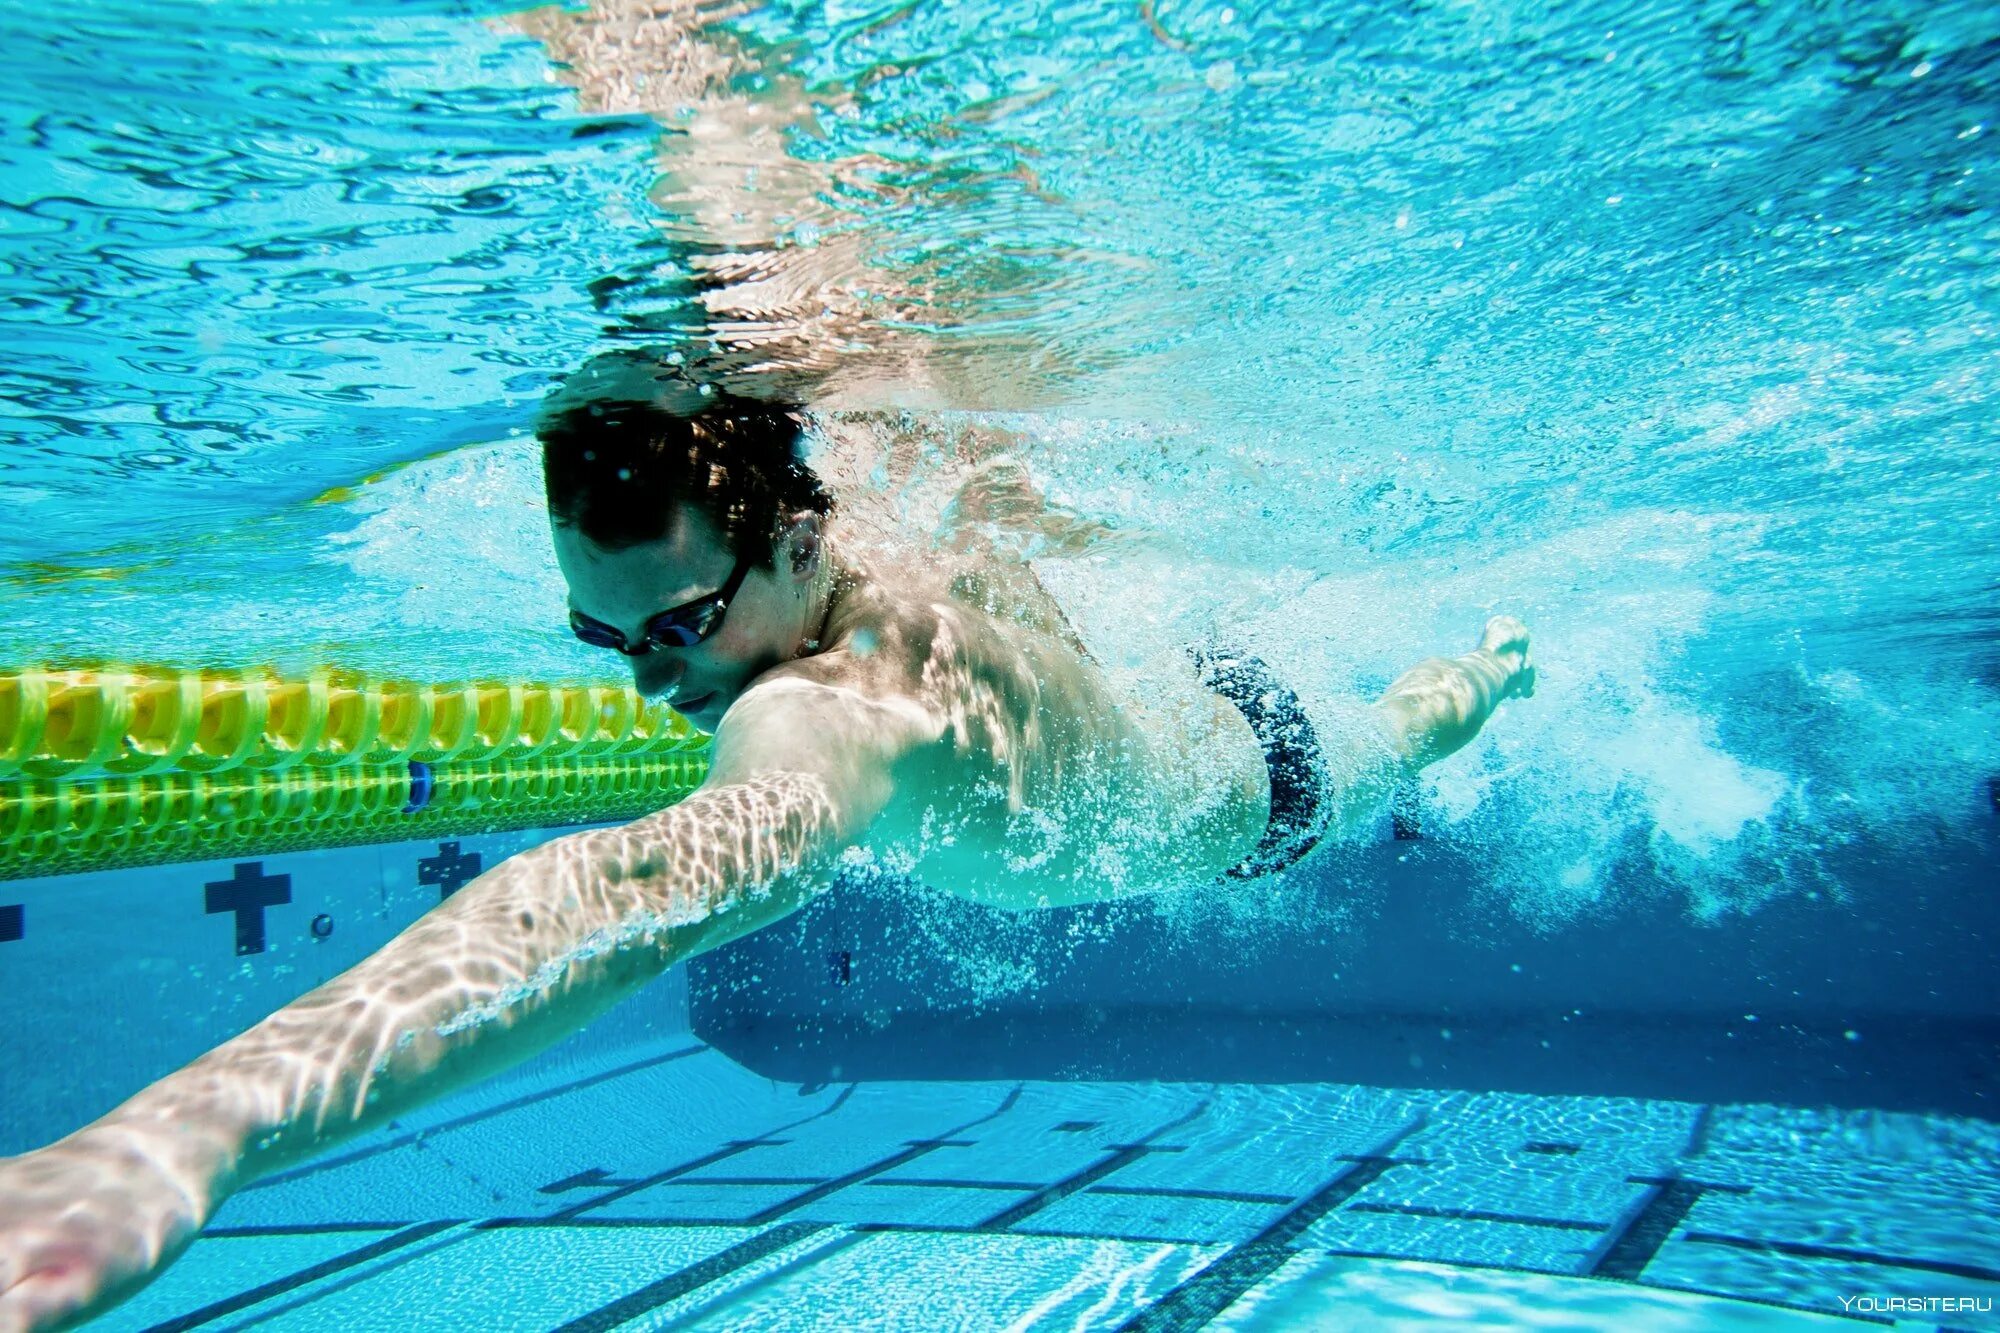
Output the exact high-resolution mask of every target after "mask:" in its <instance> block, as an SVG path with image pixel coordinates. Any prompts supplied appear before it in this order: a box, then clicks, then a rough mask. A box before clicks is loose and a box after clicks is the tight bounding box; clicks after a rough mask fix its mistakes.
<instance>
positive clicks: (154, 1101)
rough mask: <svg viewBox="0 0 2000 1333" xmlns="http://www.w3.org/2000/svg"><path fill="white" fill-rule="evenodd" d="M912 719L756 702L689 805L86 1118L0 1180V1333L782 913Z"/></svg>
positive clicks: (504, 868)
mask: <svg viewBox="0 0 2000 1333" xmlns="http://www.w3.org/2000/svg"><path fill="white" fill-rule="evenodd" d="M910 711H911V710H910V709H909V707H908V706H907V705H902V706H897V705H885V704H882V703H878V702H871V701H869V700H867V699H864V698H862V697H860V696H859V695H857V694H856V693H855V692H853V691H851V690H847V689H844V688H841V687H838V686H835V685H830V684H826V683H823V682H822V681H818V680H813V679H802V678H781V679H778V680H774V681H771V682H770V683H769V684H760V685H759V686H757V687H756V688H753V689H752V690H751V691H749V692H748V693H746V694H745V695H744V697H743V698H742V699H741V700H739V701H738V703H737V705H736V707H735V708H733V709H732V710H731V712H730V714H729V716H728V718H727V720H726V721H725V723H724V725H723V727H722V730H721V734H720V735H718V737H717V740H716V754H715V761H714V764H713V766H712V769H711V772H710V776H709V779H708V781H707V782H706V783H704V784H703V786H702V787H701V789H700V790H699V791H697V792H695V793H694V794H693V795H691V796H689V797H688V798H687V799H686V800H685V801H682V802H681V803H680V804H678V805H675V806H672V807H670V808H668V809H666V810H662V811H660V812H659V813H658V814H654V815H650V816H647V817H646V818H644V819H641V820H638V821H637V822H635V823H632V824H628V825H626V826H624V827H622V828H617V829H609V830H600V831H593V832H588V833H581V834H575V835H571V836H568V837H563V838H558V839H556V840H555V841H553V842H551V843H548V844H545V845H543V846H541V847H537V848H535V849H534V850H532V851H529V852H526V853H523V854H521V855H519V856H516V857H513V858H511V859H509V860H507V861H505V862H503V863H502V864H500V865H498V866H496V867H494V868H493V869H492V870H491V871H489V872H487V873H486V874H484V875H482V876H480V877H479V878H478V879H476V880H474V881H473V882H472V883H471V884H468V885H466V886H465V887H464V888H462V889H460V890H459V891H458V892H457V893H456V894H454V895H453V896H452V897H451V898H449V899H448V900H446V901H445V902H444V903H442V904H440V905H439V906H438V907H437V908H436V909H435V910H433V911H431V912H430V913H428V914H427V915H425V916H424V917H423V918H422V919H421V920H419V921H417V922H416V923H415V924H414V925H412V926H411V927H410V928H409V929H408V930H406V931H404V932H403V933H402V934H401V935H399V936H397V937H396V939H394V940H393V941H391V942H390V943H389V944H388V945H386V946H384V947H383V948H382V950H381V951H379V952H378V953H376V954H374V955H373V956H372V957H370V958H368V959H366V960H365V961H363V962H362V963H360V964H358V965H357V966H355V967H354V968H352V969H350V970H349V971H347V972H345V973H343V974H341V975H340V976H339V977H336V978H334V979H333V980H332V981H330V982H328V983H327V984H325V985H324V986H321V987H320V988H318V989H317V990H315V991H312V992H311V993H309V994H307V995H305V996H304V997H302V998H301V999H299V1000H297V1001H295V1002H293V1003H292V1004H289V1005H287V1006H286V1007H285V1008H283V1009H281V1010H279V1011H278V1012H277V1013H275V1014H272V1015H271V1016H270V1017H269V1018H267V1019H265V1020H264V1021H263V1022H261V1023H259V1024H257V1025H256V1026H255V1027H253V1028H251V1029H250V1030H249V1031H247V1032H245V1033H243V1034H242V1035H241V1036H239V1037H236V1038H234V1039H233V1040H231V1041H228V1042H225V1043H224V1044H223V1045H221V1046H219V1047H217V1048H216V1049H214V1050H213V1051H210V1052H209V1053H208V1054H206V1055H204V1056H202V1057H200V1058H199V1059H197V1060H195V1061H194V1062H193V1063H192V1064H189V1065H188V1066H187V1067H186V1068H184V1069H182V1070H180V1071H178V1072H177V1073H174V1074H171V1075H169V1076H167V1077H166V1078H163V1079H161V1080H160V1081H159V1082H157V1083H155V1084H153V1085H152V1086H151V1087H148V1088H146V1089H145V1090H144V1091H142V1092H140V1093H139V1094H138V1095H137V1096H135V1097H133V1098H132V1099H131V1100H130V1101H128V1102H126V1103H125V1104H124V1105H122V1106H120V1107H118V1108H117V1109H116V1110H115V1111H113V1112H111V1113H110V1114H109V1115H107V1116H105V1117H104V1118H103V1119H101V1120H98V1121H97V1122H95V1123H94V1124H91V1125H89V1126H86V1127H85V1128H84V1129H81V1130H79V1131H77V1132H76V1133H74V1134H72V1135H70V1136H69V1137H67V1138H65V1139H63V1140H61V1141H60V1142H58V1143H56V1144H53V1145H51V1146H50V1147H48V1148H44V1149H42V1150H40V1151H39V1152H34V1153H29V1154H27V1155H25V1156H22V1157H17V1158H13V1159H11V1160H8V1161H5V1162H0V1333H11V1330H15V1329H22V1328H41V1327H54V1326H57V1325H58V1324H61V1323H67V1322H69V1321H71V1320H74V1319H78V1318H81V1317H83V1316H85V1315H87V1314H90V1313H95V1312H97V1311H100V1310H102V1309H103V1308H105V1307H106V1306H108V1305H110V1304H112V1303H114V1302H116V1301H118V1300H121V1299H123V1298H124V1297H126V1296H128V1295H130V1294H131V1293H132V1292H133V1291H135V1290H137V1289H138V1288H139V1287H140V1286H141V1285H143V1284H144V1283H145V1282H146V1281H147V1280H148V1279H149V1278H150V1277H151V1276H152V1275H153V1274H154V1273H155V1272H156V1271H157V1270H158V1269H159V1268H160V1267H162V1266H163V1265H164V1264H165V1263H167V1262H168V1261H169V1260H171V1259H172V1258H173V1257H174V1255H176V1254H178V1253H179V1252H180V1251H181V1250H182V1249H183V1248H185V1247H186V1245H187V1244H188V1243H189V1242H190V1241H191V1240H192V1239H193V1238H194V1236H195V1234H196V1233H197V1232H198V1231H199V1230H200V1228H201V1227H202V1225H203V1224H204V1223H205V1222H206V1221H207V1220H208V1218H209V1217H210V1216H211V1215H212V1214H213V1213H214V1211H215V1209H216V1208H217V1207H218V1206H219V1205H220V1204H221V1202H222V1200H223V1199H224V1198H226V1197H227V1196H228V1195H229V1193H230V1192H231V1191H233V1190H234V1189H237V1188H239V1187H241V1186H242V1185H243V1184H245V1183H247V1182H248V1181H250V1180H252V1179H254V1178H255V1177H257V1176H259V1175H262V1174H264V1173H266V1172H269V1171H273V1170H276V1169H280V1168H282V1167H283V1166H284V1165H286V1164H287V1163H290V1162H294V1161H297V1160H299V1159H301V1158H303V1157H307V1156H310V1155H312V1154H314V1153H317V1152H319V1151H321V1150H323V1149H325V1148H326V1147H328V1146H329V1145H331V1144H333V1143H334V1142H336V1141H338V1140H340V1139H341V1138H344V1137H346V1136H348V1135H351V1134H353V1133H356V1132H358V1131H361V1130H364V1129H366V1128H368V1127H370V1126H372V1125H375V1124H378V1123H380V1122H381V1121H383V1120H385V1119H387V1118H388V1117H390V1116H393V1115H395V1114H397V1113H398V1112H401V1111H404V1110H407V1109H409V1108H410V1107H412V1106H414V1105H416V1104H418V1103H420V1102H423V1101H427V1100H430V1099H431V1098H434V1097H436V1096H438V1095H439V1094H440V1093H442V1092H445V1091H447V1090H449V1089H451V1088H453V1087H455V1086H458V1085H461V1084H463V1083H465V1082H468V1081H470V1080H473V1079H477V1078H481V1077H484V1076H486V1075H488V1074H491V1073H494V1072H496V1071H497V1070H499V1069H502V1068H504V1067H506V1066H507V1065H510V1064H513V1063H515V1062H517V1061H519V1060H521V1059H523V1058H525V1057H526V1056H528V1055H530V1054H532V1053H534V1052H535V1051H537V1050H540V1049H541V1048H543V1047H544V1046H546V1045H548V1044H549V1043H550V1042H552V1041H554V1040H555V1039H557V1038H559V1037H561V1036H563V1035H564V1034H566V1033H569V1032H571V1031H574V1030H575V1029H577V1028H578V1027H581V1026H582V1025H583V1024H585V1023H587V1022H589V1021H590V1020H591V1019H592V1018H594V1017H596V1016H597V1015H598V1014H600V1013H602V1012H603V1011H604V1010H606V1009H608V1008H610V1007H611V1006H612V1005H613V1004H615V1003H617V1002H618V1001H619V1000H621V999H623V998H625V997H626V996H627V995H629V994H631V993H632V992H633V991H634V990H636V989H637V988H638V987H639V986H641V985H643V984H644V983H645V982H647V981H649V980H651V979H653V978H654V977H655V976H657V975H659V974H660V973H661V972H662V971H664V970H665V969H666V968H668V967H669V966H671V965H672V964H673V963H675V962H677V961H679V960H681V959H683V958H686V957H689V956H691V955H693V954H695V953H699V952H701V951H703V950H705V949H709V948H713V947H715V946H716V945H718V944H721V943H723V942H725V941H727V940H729V939H732V938H735V937H736V936H738V935H741V934H743V933H745V932H747V931H750V930H754V929H756V928H757V927H758V926H761V925H764V924H766V923H768V922H770V921H772V920H775V919H776V918H778V917H780V916H782V915H784V914H785V913H787V912H789V911H791V910H792V909H793V908H795V907H797V906H798V905H800V904H801V903H802V902H803V901H805V899H806V898H807V897H808V896H809V895H810V894H811V892H812V891H813V890H814V889H815V888H816V887H817V886H819V885H820V884H822V883H824V882H825V880H826V878H827V875H828V871H829V869H830V863H831V862H832V860H833V858H834V855H835V854H836V853H837V852H838V851H840V850H841V849H842V848H844V847H846V846H848V845H849V844H851V843H853V842H854V841H855V840H856V839H858V838H859V837H860V836H861V835H862V833H863V832H865V830H866V828H867V826H868V825H869V824H870V823H871V822H872V821H873V820H874V818H875V816H876V815H877V814H878V813H879V812H880V811H881V810H882V809H883V807H884V806H885V805H886V804H887V802H888V800H889V798H890V796H891V777H890V775H891V772H892V771H893V767H894V765H895V762H896V760H897V758H898V757H899V755H900V753H901V752H902V751H903V750H904V749H905V748H906V747H907V744H908V737H909V736H910V735H911V734H912V728H911V725H910V722H911V718H910V716H909V714H910Z"/></svg>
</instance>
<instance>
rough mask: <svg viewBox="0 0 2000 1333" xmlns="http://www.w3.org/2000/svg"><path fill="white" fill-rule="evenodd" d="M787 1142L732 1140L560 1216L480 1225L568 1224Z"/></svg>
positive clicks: (575, 1205) (500, 1219)
mask: <svg viewBox="0 0 2000 1333" xmlns="http://www.w3.org/2000/svg"><path fill="white" fill-rule="evenodd" d="M790 1142H791V1140H790V1139H773V1138H756V1139H734V1140H732V1141H730V1142H729V1143H725V1144H724V1145H723V1146H722V1147H720V1148H717V1149H715V1150H714V1151H713V1152H706V1153H703V1154H702V1155H701V1156H699V1157H696V1158H694V1159H692V1160H690V1161H686V1162H682V1163H680V1164H678V1165H676V1166H670V1167H668V1168H667V1169H666V1170H664V1171H656V1172H654V1173H653V1174H652V1175H650V1176H642V1177H640V1178H639V1179H638V1180H634V1181H631V1182H629V1183H628V1184H624V1185H620V1186H618V1187H617V1188H616V1189H611V1190H606V1191H605V1192H604V1193H602V1194H600V1195H598V1196H597V1197H595V1198H592V1199H585V1200H584V1201H583V1202H582V1203H573V1204H571V1205H570V1206H569V1207H567V1208H564V1209H562V1210H561V1211H560V1212H554V1213H550V1214H549V1215H548V1216H547V1217H544V1218H528V1217H523V1218H512V1217H495V1218H489V1219H487V1220H486V1221H484V1222H481V1223H480V1224H479V1225H480V1226H482V1227H486V1228H492V1227H498V1226H510V1225H513V1224H515V1223H533V1222H543V1223H559V1222H568V1221H570V1220H571V1219H572V1218H575V1217H576V1216H578V1215H579V1214H581V1213H587V1212H589V1211H590V1210H591V1209H593V1208H602V1207H603V1206H604V1205H605V1204H607V1203H616V1202H618V1200H620V1199H622V1198H624V1197H626V1196H627V1195H630V1194H637V1193H638V1192H639V1191H640V1190H643V1189H651V1188H652V1187H653V1186H655V1185H664V1184H666V1183H667V1182H668V1181H670V1180H672V1179H674V1178H675V1177H676V1176H682V1175H686V1174H687V1173H688V1172H690V1171H699V1170H701V1169H702V1168H703V1167H705V1166H713V1165H714V1164H715V1163H717V1162H723V1161H727V1160H729V1159H730V1158H731V1157H734V1156H736V1155H737V1154H738V1153H744V1152H748V1151H750V1149H752V1148H775V1147H781V1146H783V1145H784V1144H787V1143H790Z"/></svg>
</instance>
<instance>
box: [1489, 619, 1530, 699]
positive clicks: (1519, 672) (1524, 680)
mask: <svg viewBox="0 0 2000 1333" xmlns="http://www.w3.org/2000/svg"><path fill="white" fill-rule="evenodd" d="M1479 650H1480V651H1481V652H1487V653H1491V654H1493V656H1494V657H1495V658H1497V659H1498V660H1499V662H1500V665H1501V667H1502V668H1504V669H1505V670H1506V672H1507V679H1506V683H1505V684H1504V685H1502V686H1501V694H1500V697H1501V698H1503V699H1532V698H1534V696H1535V663H1534V659H1533V658H1532V657H1531V656H1529V653H1528V627H1527V626H1526V625H1523V624H1522V623H1521V622H1520V621H1518V620H1516V619H1514V617H1512V616H1495V617H1493V618H1492V619H1491V620H1489V621H1487V622H1486V632H1485V633H1484V634H1482V635H1480V637H1479Z"/></svg>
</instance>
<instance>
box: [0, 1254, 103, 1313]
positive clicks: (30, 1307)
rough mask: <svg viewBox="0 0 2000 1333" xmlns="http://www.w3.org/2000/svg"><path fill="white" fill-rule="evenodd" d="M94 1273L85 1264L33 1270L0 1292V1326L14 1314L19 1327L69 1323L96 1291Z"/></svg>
mask: <svg viewBox="0 0 2000 1333" xmlns="http://www.w3.org/2000/svg"><path fill="white" fill-rule="evenodd" d="M96 1289H97V1278H96V1274H94V1273H93V1272H91V1270H90V1266H89V1265H87V1264H80V1263H79V1264H71V1265H69V1266H68V1267H65V1268H55V1269H37V1270H36V1271H35V1272H33V1273H30V1274H29V1275H28V1276H27V1278H26V1279H24V1280H23V1281H20V1282H17V1283H15V1284H14V1286H13V1287H12V1288H11V1289H9V1290H8V1291H7V1293H6V1294H5V1295H0V1329H4V1328H7V1327H9V1323H8V1320H10V1319H12V1318H15V1317H16V1316H18V1318H19V1320H20V1323H19V1324H18V1325H17V1326H18V1327H20V1328H22V1329H31V1328H32V1329H52V1328H59V1327H61V1326H63V1325H65V1324H68V1323H70V1322H71V1321H72V1320H73V1319H74V1317H75V1316H76V1315H77V1314H78V1313H80V1312H81V1311H82V1310H83V1308H84V1307H85V1306H86V1305H88V1304H89V1303H90V1301H91V1299H92V1298H93V1297H94V1296H95V1295H96V1294H97V1290H96Z"/></svg>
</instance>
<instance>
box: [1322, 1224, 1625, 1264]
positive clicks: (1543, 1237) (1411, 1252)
mask: <svg viewBox="0 0 2000 1333" xmlns="http://www.w3.org/2000/svg"><path fill="white" fill-rule="evenodd" d="M1596 1239H1597V1233H1595V1232H1588V1231H1572V1230H1557V1229H1551V1228H1548V1227H1537V1226H1528V1225H1523V1224H1521V1223H1517V1222H1497V1221H1490V1220H1485V1219H1466V1218H1440V1217H1413V1216H1409V1215H1407V1214H1395V1213H1357V1212H1354V1211H1352V1210H1351V1209H1350V1210H1347V1211H1343V1212H1339V1213H1335V1214H1333V1215H1331V1216H1329V1217H1327V1218H1325V1219H1323V1220H1322V1221H1320V1222H1319V1223H1318V1224H1317V1225H1315V1226H1313V1227H1311V1228H1309V1229H1308V1231H1307V1233H1306V1235H1305V1237H1304V1238H1303V1244H1304V1245H1305V1246H1306V1247H1307V1248H1310V1249H1326V1250H1335V1251H1342V1252H1353V1253H1356V1254H1365V1255H1387V1256H1391V1257H1394V1258H1399V1259H1419V1260H1430V1261H1435V1262H1439V1263H1453V1264H1485V1265H1493V1266H1496V1267H1501V1268H1530V1269H1536V1270H1540V1271H1543V1272H1550V1273H1572V1274H1574V1273H1580V1272H1582V1271H1583V1269H1584V1267H1585V1266H1586V1264H1587V1263H1588V1261H1589V1258H1590V1254H1591V1246H1592V1243H1593V1242H1594V1241H1596Z"/></svg>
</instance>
